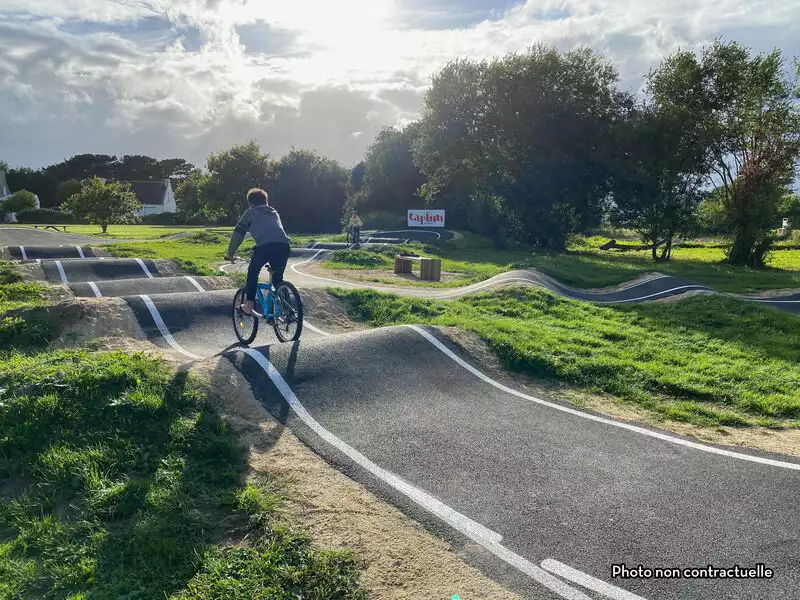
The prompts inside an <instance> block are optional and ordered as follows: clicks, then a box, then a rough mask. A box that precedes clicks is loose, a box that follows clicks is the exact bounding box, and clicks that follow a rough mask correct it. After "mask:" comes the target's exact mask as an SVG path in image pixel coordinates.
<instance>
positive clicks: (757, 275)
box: [521, 238, 800, 293]
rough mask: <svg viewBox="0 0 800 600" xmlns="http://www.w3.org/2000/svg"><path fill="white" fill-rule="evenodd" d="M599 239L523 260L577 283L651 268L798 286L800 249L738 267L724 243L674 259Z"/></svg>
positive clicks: (718, 284)
mask: <svg viewBox="0 0 800 600" xmlns="http://www.w3.org/2000/svg"><path fill="white" fill-rule="evenodd" d="M603 241H604V240H602V239H600V238H591V239H589V240H578V241H577V242H576V243H575V244H573V246H572V249H571V251H570V252H567V253H564V254H535V255H532V256H530V257H527V258H524V259H522V260H521V264H522V265H526V266H532V267H535V268H537V269H539V270H540V271H542V272H544V273H547V274H548V275H551V276H552V277H555V278H556V279H558V280H559V281H561V282H563V283H566V284H568V285H574V286H577V287H585V288H591V287H607V286H612V285H617V284H620V283H623V282H625V281H628V280H630V279H633V278H634V277H636V276H638V275H641V274H642V273H647V272H659V273H664V274H667V275H674V276H675V277H682V278H685V279H689V280H691V281H694V282H697V283H702V284H706V285H709V286H711V287H713V288H715V289H717V290H720V291H726V292H740V293H747V292H758V291H763V290H771V289H781V288H784V289H785V288H800V250H776V251H774V252H773V253H772V255H771V257H770V261H769V268H767V269H748V268H746V267H734V266H732V265H728V264H725V263H724V262H722V261H723V260H724V258H725V255H724V252H723V250H722V249H720V248H677V249H675V250H673V253H672V260H670V261H668V262H666V263H656V262H653V260H652V259H651V257H650V253H649V252H648V251H632V252H629V251H626V252H617V251H603V250H599V249H598V248H597V246H599V245H600V244H602V243H603Z"/></svg>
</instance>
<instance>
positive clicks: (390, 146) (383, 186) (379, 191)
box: [359, 123, 425, 214]
mask: <svg viewBox="0 0 800 600" xmlns="http://www.w3.org/2000/svg"><path fill="white" fill-rule="evenodd" d="M418 129H419V125H418V124H417V123H412V124H410V125H408V126H406V127H405V129H402V130H400V129H396V128H394V127H386V128H384V129H383V130H381V132H380V133H379V134H378V136H377V138H376V139H375V141H374V142H373V143H372V144H371V145H370V147H369V149H368V150H367V153H366V156H365V158H364V181H363V200H362V202H361V206H360V207H359V210H361V211H362V212H375V211H386V212H396V213H399V214H405V212H406V210H408V209H409V208H419V207H420V204H421V202H422V200H421V198H420V196H419V188H420V186H421V185H422V184H423V183H425V178H424V177H423V175H422V174H421V173H420V172H419V169H418V168H417V165H416V164H415V163H414V154H413V150H412V144H413V142H414V139H415V137H416V135H417V132H418Z"/></svg>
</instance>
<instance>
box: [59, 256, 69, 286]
mask: <svg viewBox="0 0 800 600" xmlns="http://www.w3.org/2000/svg"><path fill="white" fill-rule="evenodd" d="M56 269H58V274H59V275H61V281H62V282H63V283H69V281H67V274H66V273H64V267H63V265H62V264H61V261H60V260H57V261H56Z"/></svg>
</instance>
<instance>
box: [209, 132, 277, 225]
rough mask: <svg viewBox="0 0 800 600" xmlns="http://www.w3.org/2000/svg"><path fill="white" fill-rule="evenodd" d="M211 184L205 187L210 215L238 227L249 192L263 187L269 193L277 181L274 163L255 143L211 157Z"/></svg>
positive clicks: (234, 147) (238, 146)
mask: <svg viewBox="0 0 800 600" xmlns="http://www.w3.org/2000/svg"><path fill="white" fill-rule="evenodd" d="M207 167H208V172H209V178H208V183H207V185H205V186H204V187H203V189H204V194H203V204H204V207H205V209H206V210H207V211H208V212H209V213H211V214H214V213H218V214H222V215H224V216H225V217H226V218H227V220H228V222H229V223H235V222H236V221H237V219H238V218H239V216H240V215H241V214H242V213H243V212H244V211H245V210H246V209H247V207H248V204H247V191H248V190H249V189H250V188H254V187H260V188H264V189H266V190H267V192H268V193H269V188H270V187H272V185H273V184H274V182H275V180H276V178H277V169H276V165H275V163H274V161H272V160H271V159H270V157H269V155H268V154H262V153H261V148H260V147H259V145H258V143H257V142H255V141H250V142H248V143H247V144H240V145H237V146H233V147H232V148H231V149H229V150H226V151H225V152H220V153H218V154H212V155H211V156H209V157H208V161H207Z"/></svg>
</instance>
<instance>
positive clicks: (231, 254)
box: [225, 188, 291, 317]
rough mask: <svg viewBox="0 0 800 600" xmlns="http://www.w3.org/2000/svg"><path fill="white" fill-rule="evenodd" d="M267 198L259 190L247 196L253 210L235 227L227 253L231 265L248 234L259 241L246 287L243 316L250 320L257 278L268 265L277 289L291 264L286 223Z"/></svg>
mask: <svg viewBox="0 0 800 600" xmlns="http://www.w3.org/2000/svg"><path fill="white" fill-rule="evenodd" d="M268 198H269V197H268V196H267V192H265V191H264V190H262V189H259V188H253V189H251V190H250V191H249V192H247V201H248V202H249V203H250V208H248V209H247V210H246V211H245V213H244V214H243V215H242V217H241V218H240V219H239V222H238V223H237V224H236V227H235V228H234V230H233V234H231V241H230V244H229V245H228V252H227V254H226V255H225V259H226V260H229V261H231V262H233V261H234V260H236V259H235V254H236V251H237V250H238V249H239V246H241V245H242V242H243V241H244V238H245V235H247V233H248V232H249V233H250V235H252V236H253V239H254V240H255V241H256V247H255V248H254V249H253V257H252V258H251V259H250V266H249V267H248V269H247V283H246V284H245V294H246V298H247V301H246V302H245V304H243V305H242V306H241V309H242V312H243V313H244V314H246V315H248V316H249V315H252V314H254V313H255V311H254V310H253V304H254V303H255V299H256V287H257V286H258V274H259V273H260V272H261V269H263V268H264V265H266V264H267V263H269V265H270V269H271V270H272V285H273V286H274V287H275V288H277V287H278V286H279V285H280V284H281V282H282V281H283V272H284V271H285V270H286V263H287V262H289V252H290V250H291V248H290V246H289V242H290V241H291V238H290V237H289V236H288V235H286V232H285V231H284V230H283V223H281V217H280V215H279V214H278V211H276V210H275V209H274V208H272V207H271V206H270V205H269V204H268ZM255 314H256V316H259V317H260V316H262V315H259V314H258V313H255Z"/></svg>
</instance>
